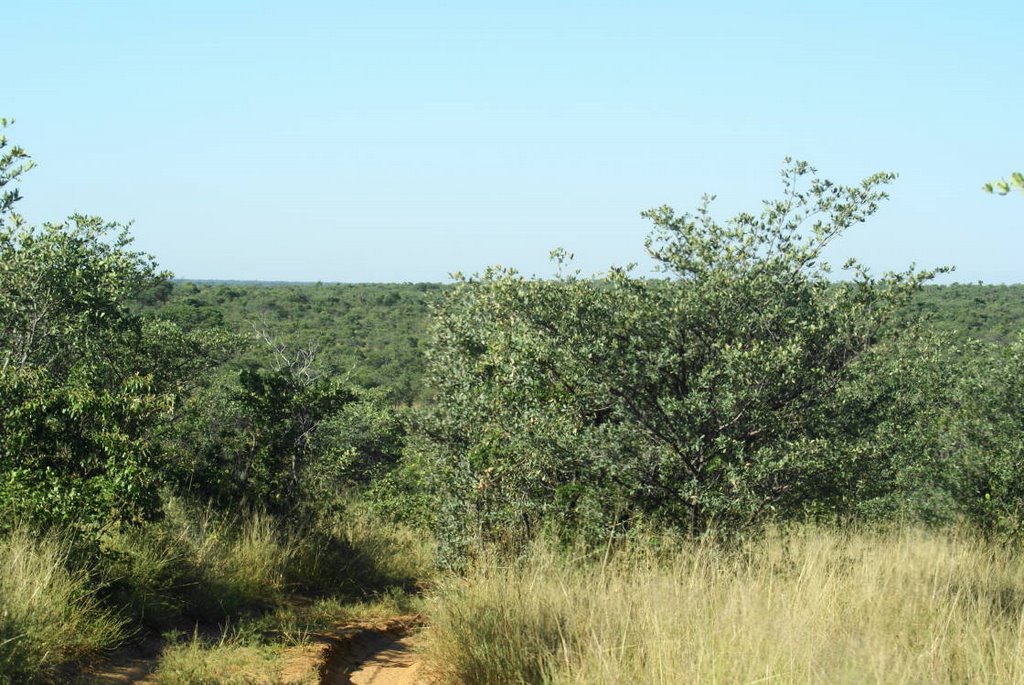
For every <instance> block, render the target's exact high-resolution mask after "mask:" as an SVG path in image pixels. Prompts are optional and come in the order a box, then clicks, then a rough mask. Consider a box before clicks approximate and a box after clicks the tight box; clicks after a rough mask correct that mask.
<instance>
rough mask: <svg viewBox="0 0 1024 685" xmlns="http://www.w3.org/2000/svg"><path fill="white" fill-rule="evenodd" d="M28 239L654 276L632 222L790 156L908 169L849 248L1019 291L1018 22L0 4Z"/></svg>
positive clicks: (282, 260)
mask: <svg viewBox="0 0 1024 685" xmlns="http://www.w3.org/2000/svg"><path fill="white" fill-rule="evenodd" d="M0 28H2V33H0V35H2V39H0V55H2V56H3V62H4V67H5V68H4V76H3V80H2V81H0V116H6V117H13V118H15V119H16V120H17V123H16V124H15V125H14V126H13V127H12V128H11V129H9V130H8V132H7V135H8V137H9V138H10V139H11V140H12V141H13V142H15V143H18V144H20V145H22V146H23V147H25V148H26V149H27V150H28V151H29V152H30V153H31V154H32V156H33V157H34V158H35V160H36V161H37V163H38V167H37V168H36V169H35V170H33V171H32V172H31V173H30V174H29V175H28V176H26V177H25V178H24V180H23V182H22V192H23V194H24V196H25V200H24V201H23V203H22V205H21V207H20V211H21V212H22V213H23V214H25V215H26V216H27V217H28V218H29V219H30V220H32V221H35V222H42V221H45V220H55V219H59V218H60V217H63V216H66V215H68V214H70V213H72V212H83V213H88V214H98V215H101V216H103V217H105V218H107V219H116V220H125V221H127V220H134V222H135V223H134V228H133V233H134V234H135V236H136V244H137V246H138V247H140V248H141V249H144V250H146V251H148V252H151V253H153V254H154V255H156V257H157V259H158V261H159V263H160V264H161V265H162V266H163V267H164V268H167V269H170V270H172V271H173V272H174V273H175V274H176V275H177V276H178V277H181V278H203V279H241V280H292V281H325V282H327V281H341V282H368V281H442V280H446V279H447V277H448V274H449V273H451V272H454V271H461V272H466V273H471V272H474V271H478V270H480V269H482V268H484V267H485V266H487V265H489V264H503V265H506V266H513V267H516V268H518V269H520V270H521V271H524V272H526V273H528V274H533V273H536V274H540V275H547V274H550V273H551V272H552V271H553V269H552V268H551V266H550V265H549V262H548V259H547V257H548V253H549V251H550V250H551V249H552V248H555V247H564V248H566V249H567V250H569V251H570V252H573V253H575V254H576V256H577V264H578V266H579V267H580V268H582V269H583V270H584V271H585V272H588V273H589V272H596V271H600V270H603V269H605V268H607V267H609V266H612V265H617V264H624V263H626V262H640V264H641V269H645V268H646V264H647V262H646V261H645V257H644V251H643V238H644V236H645V235H646V234H647V232H648V230H649V225H648V224H647V223H646V222H645V221H644V220H643V219H641V218H640V211H641V210H644V209H647V208H650V207H654V206H657V205H661V204H670V205H672V206H674V207H675V208H676V209H677V210H678V211H684V210H687V209H691V208H693V207H695V206H696V205H697V203H698V202H699V199H700V197H701V195H702V194H704V193H715V194H716V195H717V196H718V200H717V202H716V208H717V209H716V213H717V214H718V215H719V216H722V217H723V218H724V217H726V216H729V215H731V214H734V213H736V212H739V211H757V210H758V209H759V207H760V201H761V200H762V199H766V198H770V197H773V196H774V195H776V194H777V192H778V189H779V178H778V172H779V169H780V168H781V166H782V161H783V159H784V158H785V157H787V156H792V157H795V158H798V159H805V160H807V161H809V162H811V164H812V165H814V166H815V167H817V168H818V169H819V171H820V172H821V174H822V175H823V176H825V177H827V178H831V179H833V180H836V181H839V182H844V183H853V182H856V181H858V180H860V179H861V178H863V177H864V176H867V175H869V174H871V173H873V172H875V171H879V170H886V171H895V172H898V173H899V175H900V176H899V179H898V180H897V181H896V183H895V184H893V185H892V187H891V188H890V193H891V196H892V199H891V200H890V201H889V202H888V203H886V205H885V206H883V208H882V210H881V211H880V212H879V214H878V215H876V216H875V217H873V218H872V219H871V220H870V222H869V223H866V224H863V225H860V226H857V227H855V228H853V229H851V231H850V232H849V234H848V235H847V236H846V237H844V238H843V240H842V241H840V242H839V243H837V245H836V246H835V247H834V248H833V257H834V258H835V260H836V261H842V260H843V259H844V258H845V257H848V256H855V257H859V258H861V259H862V261H864V262H865V263H867V264H868V265H870V266H871V267H873V269H874V270H876V271H879V272H880V271H885V270H890V269H903V268H905V267H907V266H908V265H909V264H910V263H911V262H914V263H916V264H917V265H919V266H922V267H930V266H938V265H955V266H956V268H957V270H956V272H955V273H953V274H952V275H951V276H949V277H946V278H945V279H944V280H945V281H960V282H974V281H978V280H982V281H985V282H988V283H1001V282H1006V283H1011V282H1024V259H1022V257H1021V255H1022V253H1024V195H1021V194H1019V193H1018V194H1016V195H1015V196H1012V197H994V196H990V195H987V194H985V193H983V192H982V191H981V186H982V184H983V183H984V182H986V181H990V180H993V179H995V178H998V177H1000V176H1005V175H1007V174H1009V172H1011V171H1014V170H1024V84H1022V82H1021V76H1020V72H1021V64H1022V63H1024V3H1020V2H1019V1H1018V2H1010V1H1006V0H994V1H992V2H987V3H984V4H976V3H966V2H942V1H936V2H927V3H926V2H913V3H911V2H870V1H869V2H858V3H828V2H820V0H819V1H817V2H787V3H762V2H747V1H742V0H737V1H735V2H731V3H689V2H633V3H606V2H586V3H584V2H533V1H531V0H521V1H520V2H516V3H480V2H446V3H413V2H373V3H370V2H366V3H349V2H312V1H309V0H297V1H295V2H290V3H280V2H259V1H248V2H241V1H226V0H225V1H220V2H218V1H216V0H206V1H202V2H200V1H196V0H178V1H176V2H165V1H161V2H152V1H149V0H132V1H127V0H126V1H123V2H110V1H106V0H91V1H90V2H77V1H66V2H57V1H53V0H34V1H30V0H3V3H2V5H0Z"/></svg>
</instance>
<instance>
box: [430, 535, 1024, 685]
mask: <svg viewBox="0 0 1024 685" xmlns="http://www.w3.org/2000/svg"><path fill="white" fill-rule="evenodd" d="M1022 562H1024V555H1022V554H1021V553H1020V552H1018V551H1015V550H1012V549H1008V548H1003V547H1000V546H998V545H995V544H993V543H989V542H986V541H984V540H981V539H979V538H976V537H972V536H970V535H966V534H958V533H940V532H928V531H922V530H918V529H905V530H899V531H891V532H874V533H872V532H863V531H861V532H840V531H836V530H831V529H823V528H816V527H808V528H800V529H796V530H793V531H790V532H786V533H781V532H780V533H774V534H771V535H769V536H767V537H766V538H764V539H762V540H759V541H757V542H751V543H749V544H746V545H745V546H742V547H739V548H736V547H731V548H721V547H717V546H714V545H709V544H705V545H700V544H682V545H680V546H679V547H678V548H677V549H675V550H673V551H670V552H664V551H663V552H661V553H658V554H655V553H651V552H649V551H646V550H644V549H640V548H633V549H629V550H620V551H619V552H617V553H616V554H614V555H612V556H611V558H608V559H606V558H604V557H602V556H600V555H599V556H598V558H596V559H589V560H585V559H580V558H576V557H573V555H572V554H571V553H568V552H559V551H556V550H554V549H553V548H552V547H551V546H546V545H543V544H541V545H538V546H537V547H536V548H535V549H534V550H533V551H532V552H531V554H530V555H529V556H528V557H527V558H526V559H525V560H523V561H522V562H521V563H517V564H513V565H510V566H504V567H503V566H499V565H496V564H491V565H483V566H481V567H480V568H478V569H477V570H476V571H475V572H474V573H472V574H471V575H470V576H469V577H467V578H465V579H461V580H451V581H449V582H448V583H446V584H444V585H442V586H440V587H439V588H438V589H437V590H436V591H435V592H434V593H433V596H432V597H431V598H430V601H429V612H430V616H431V618H432V619H433V621H434V630H433V637H432V639H431V641H430V642H429V643H428V654H429V655H430V657H431V658H432V660H433V661H434V663H435V664H436V666H437V669H438V671H439V672H441V673H442V674H444V675H445V676H446V677H447V679H448V680H449V681H450V682H460V683H463V684H464V685H478V684H487V683H495V684H496V683H580V684H582V683H627V682H636V683H641V682H642V683H685V682H700V683H755V682H758V683H770V682H778V683H822V682H828V683H963V682H972V683H974V682H979V683H986V682H988V683H1004V682H1021V681H1024V563H1022Z"/></svg>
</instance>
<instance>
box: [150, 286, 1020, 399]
mask: <svg viewBox="0 0 1024 685" xmlns="http://www.w3.org/2000/svg"><path fill="white" fill-rule="evenodd" d="M448 289H450V286H447V285H444V284H441V283H332V284H325V283H280V282H257V281H248V282H243V281H182V280H178V281H172V282H167V283H165V284H162V285H161V286H160V287H159V289H158V290H156V291H154V292H151V293H150V294H149V295H148V296H147V298H146V300H145V303H144V304H145V306H146V309H147V310H148V311H151V312H159V315H160V316H161V317H163V318H167V319H171V320H173V321H175V322H176V323H178V324H179V325H181V326H182V327H183V328H186V329H197V328H204V327H205V328H220V329H225V330H227V331H230V332H235V333H242V334H250V333H254V332H257V331H258V332H260V333H263V332H265V333H266V334H267V335H269V336H271V337H272V338H273V339H275V340H277V341H278V342H280V343H281V344H285V345H287V346H289V347H291V348H293V349H315V350H316V354H317V363H318V364H320V365H321V366H322V368H323V369H324V370H325V371H326V372H329V373H333V374H339V375H341V376H344V377H346V378H347V379H348V380H349V381H350V382H352V383H355V384H358V385H364V386H369V387H386V388H389V389H390V390H391V391H392V392H393V394H394V397H395V399H396V400H398V401H400V402H404V403H412V402H416V401H423V400H425V399H427V397H429V390H428V388H426V386H425V385H424V382H423V374H424V368H425V358H424V354H423V351H424V344H425V335H426V328H427V320H428V317H429V313H430V304H431V302H433V301H434V300H435V299H436V298H437V297H438V296H439V295H440V294H441V293H443V292H444V291H445V290H448ZM904 316H905V317H906V318H907V319H908V320H909V319H915V318H920V319H923V320H924V321H925V322H926V324H927V327H929V328H932V329H934V330H937V331H943V332H956V333H957V334H958V336H960V337H962V338H964V339H967V338H976V339H980V340H985V341H989V342H998V343H1009V342H1011V341H1012V340H1013V339H1014V338H1015V336H1016V335H1017V332H1018V331H1020V330H1021V329H1022V328H1024V285H1021V284H1016V285H981V284H961V283H954V284H952V285H928V286H925V287H924V288H923V290H922V291H921V292H920V293H918V294H917V295H916V296H915V298H914V300H913V302H912V304H911V305H910V306H909V307H907V308H906V309H905V311H904Z"/></svg>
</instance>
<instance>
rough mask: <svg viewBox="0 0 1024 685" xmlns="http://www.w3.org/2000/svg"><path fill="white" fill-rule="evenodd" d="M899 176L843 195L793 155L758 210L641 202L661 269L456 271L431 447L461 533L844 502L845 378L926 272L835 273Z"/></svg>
mask: <svg viewBox="0 0 1024 685" xmlns="http://www.w3.org/2000/svg"><path fill="white" fill-rule="evenodd" d="M892 178H893V176H892V175H890V174H876V175H874V176H871V177H869V178H867V179H865V180H864V181H862V182H861V183H859V184H856V185H852V186H843V185H837V184H835V183H832V182H830V181H828V180H824V179H820V178H819V177H818V176H817V175H816V173H815V171H814V170H813V169H812V168H811V167H809V166H808V165H807V164H805V163H801V162H790V163H788V165H787V166H786V168H785V169H784V171H783V174H782V180H783V192H782V196H781V198H779V199H777V200H772V201H768V202H765V203H764V206H763V208H762V210H761V212H760V213H758V214H748V213H742V214H739V215H737V216H735V217H733V218H731V219H728V220H725V221H719V220H717V219H715V218H714V217H713V215H712V213H711V201H712V198H706V199H705V202H704V203H703V204H702V205H701V206H700V207H699V208H698V209H697V211H696V212H695V213H693V214H677V213H676V212H674V211H673V210H672V209H671V208H669V207H660V208H658V209H655V210H652V211H649V212H646V213H645V216H646V217H647V218H649V219H650V220H651V221H652V222H653V224H654V231H653V232H652V234H651V236H650V237H649V239H648V241H647V249H648V252H649V254H650V255H651V257H652V258H653V260H654V262H655V265H656V266H657V267H658V268H659V269H660V270H661V271H662V272H663V273H664V278H660V279H648V278H642V277H638V276H636V275H634V273H633V271H632V270H631V269H629V268H616V269H612V270H611V271H610V272H608V273H607V274H606V275H604V276H603V277H601V278H596V279H591V278H582V277H581V276H580V275H579V274H578V273H575V272H571V271H569V272H566V271H563V272H562V273H561V275H559V277H557V278H555V279H551V280H541V279H530V278H524V277H523V276H521V275H519V274H518V273H516V272H515V271H512V270H508V269H502V268H494V269H490V270H488V271H487V272H485V273H484V274H482V275H481V276H479V277H473V278H462V279H460V281H459V283H458V284H457V286H456V287H455V289H454V290H453V291H452V292H451V294H450V296H449V297H447V298H446V300H445V301H444V303H443V304H442V305H441V306H440V307H439V308H438V310H437V311H436V324H435V328H434V338H433V345H432V350H431V353H430V363H431V379H432V382H433V383H434V384H435V385H436V387H437V391H438V392H437V406H436V408H435V409H434V410H433V412H432V415H431V417H430V419H429V420H428V421H427V422H426V428H425V433H426V434H427V436H428V439H427V441H426V444H425V446H424V447H423V449H422V455H423V456H422V457H421V458H423V459H426V460H427V461H428V462H429V463H430V464H431V468H430V472H431V473H434V474H437V476H438V477H437V481H436V487H437V492H438V496H439V507H438V508H439V511H441V516H440V520H441V523H442V529H444V530H445V532H444V535H445V537H446V539H449V540H451V541H452V542H453V544H454V545H455V546H456V547H458V546H459V545H460V544H465V543H467V542H468V541H470V540H472V539H478V538H479V537H480V535H481V534H483V536H484V537H490V538H494V539H508V538H513V539H518V538H521V537H523V536H529V535H530V534H531V533H532V531H533V530H535V529H536V527H537V526H538V525H542V524H544V523H545V522H551V521H558V522H573V521H575V522H576V523H575V525H576V526H582V527H583V528H584V529H585V528H587V527H588V526H591V527H593V528H594V529H595V530H605V529H607V527H608V526H609V525H612V524H613V523H614V522H615V521H618V520H621V519H623V518H624V517H630V516H636V515H643V516H654V517H657V518H658V519H660V520H661V521H663V522H669V523H673V524H676V525H679V526H682V527H684V528H686V529H689V530H691V531H692V532H695V533H699V532H702V531H706V530H708V529H710V528H719V529H721V528H722V527H725V526H734V525H742V524H745V523H750V522H753V521H758V520H762V519H765V518H768V517H772V516H777V515H790V514H795V513H798V512H804V511H806V510H807V508H808V507H812V506H813V505H815V504H816V503H822V502H825V503H829V504H828V505H829V506H836V503H837V502H841V501H842V497H841V490H842V489H843V488H845V487H847V486H848V485H849V484H850V483H851V482H855V481H856V480H857V479H858V478H863V477H866V476H870V474H864V473H858V472H857V470H858V469H859V468H861V467H862V466H864V464H860V463H856V462H854V463H851V462H850V461H849V460H844V458H843V457H842V453H841V450H840V449H839V445H838V443H839V442H841V441H840V440H839V439H838V438H837V428H836V422H835V414H836V412H839V411H842V403H843V400H842V397H843V395H842V393H841V392H840V390H841V389H842V388H843V387H844V386H846V385H847V384H849V383H850V382H851V381H852V380H853V379H855V378H856V377H857V374H858V373H859V369H860V368H862V367H864V365H865V362H866V360H868V359H870V357H871V355H872V354H873V353H874V352H875V351H876V350H877V348H878V346H879V344H880V343H881V342H882V341H883V340H884V339H885V337H886V335H887V333H886V331H887V330H891V327H890V328H887V324H888V322H889V321H890V320H891V318H892V316H893V313H894V312H895V310H896V309H897V308H898V307H900V306H901V305H902V304H903V303H905V302H906V300H907V298H908V297H910V296H911V295H912V293H913V292H915V291H916V290H917V289H918V287H919V285H920V284H921V283H922V282H923V281H925V280H927V279H928V278H930V277H931V276H932V272H913V271H907V272H904V273H899V274H888V275H886V276H883V277H881V278H875V277H873V276H871V275H870V274H869V272H868V271H867V269H865V268H864V267H863V266H861V265H860V264H858V263H857V262H856V261H849V262H847V263H846V264H845V265H844V274H843V275H844V279H843V280H842V281H839V282H835V281H834V280H833V277H832V274H831V271H830V268H829V266H828V264H827V263H826V261H825V256H826V255H825V251H826V249H827V248H828V246H829V245H830V244H832V243H833V241H835V240H836V239H837V238H838V237H839V236H840V235H842V234H843V232H844V231H846V230H847V229H849V228H850V227H852V226H854V225H855V224H857V223H860V222H862V221H864V220H866V219H867V218H868V217H869V216H871V215H872V214H873V213H874V212H875V211H876V210H877V208H878V206H879V203H880V202H881V201H882V200H883V199H885V197H886V194H885V192H884V190H883V188H884V186H885V185H886V184H887V183H889V182H890V181H891V180H892ZM557 257H558V258H559V259H560V260H562V261H563V265H564V263H567V261H566V255H564V254H559V255H557ZM881 415H882V414H879V416H881ZM870 424H871V420H870V417H868V418H867V419H865V422H864V424H863V425H860V426H858V427H857V429H858V430H860V431H869V430H871V429H872V425H870ZM843 440H846V438H845V437H844V438H843Z"/></svg>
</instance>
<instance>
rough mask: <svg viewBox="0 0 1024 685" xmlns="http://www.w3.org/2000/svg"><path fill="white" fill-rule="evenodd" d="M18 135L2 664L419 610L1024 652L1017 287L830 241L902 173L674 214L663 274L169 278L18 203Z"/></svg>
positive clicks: (542, 643) (260, 669)
mask: <svg viewBox="0 0 1024 685" xmlns="http://www.w3.org/2000/svg"><path fill="white" fill-rule="evenodd" d="M30 167H31V161H30V159H29V157H28V155H27V153H26V152H25V151H23V150H22V149H20V148H18V147H17V146H15V145H13V144H12V143H10V142H9V141H8V140H7V139H6V138H2V139H0V192H2V198H0V681H3V682H12V683H15V682H47V681H66V680H69V679H74V678H78V679H80V680H85V681H88V680H89V678H90V677H92V676H91V675H90V674H91V673H92V671H91V670H90V669H92V668H94V667H95V665H96V664H99V663H101V662H102V660H103V658H104V655H107V654H109V653H110V651H111V650H112V649H114V648H116V647H118V646H122V645H126V644H128V645H130V644H133V643H135V642H139V641H150V642H152V641H153V640H156V641H158V642H159V643H160V644H161V645H162V650H163V657H162V660H160V662H159V665H158V667H157V672H156V676H157V677H158V678H159V679H161V680H162V681H163V682H169V683H173V682H227V681H230V680H231V679H232V678H234V679H236V680H238V681H239V682H249V681H253V680H255V681H257V682H259V681H261V680H260V679H263V680H265V681H267V682H274V676H273V675H271V674H272V673H274V672H275V669H276V668H278V665H279V664H278V662H279V660H280V655H281V650H282V649H283V647H284V646H286V645H290V644H301V643H302V642H303V641H304V640H306V639H307V638H308V636H309V634H310V632H311V631H315V630H317V627H318V626H319V625H321V624H323V623H325V622H329V621H332V620H337V619H339V618H343V617H344V616H346V615H367V614H373V613H375V612H376V613H400V612H407V611H410V610H419V611H423V612H424V613H425V614H426V616H427V617H428V619H429V621H430V628H429V629H428V631H427V635H426V639H425V642H424V646H423V649H424V651H425V654H426V658H428V659H429V661H430V663H431V664H432V671H433V673H434V674H435V675H436V677H438V678H440V679H442V680H446V681H449V682H462V683H512V682H529V683H533V682H577V683H592V682H609V683H611V682H748V681H749V682H755V681H758V680H759V679H760V680H769V679H775V680H778V681H782V682H865V681H873V682H964V681H971V682H974V681H979V682H984V681H988V682H1013V681H1016V680H1019V679H1021V678H1022V677H1024V651H1022V645H1024V629H1022V626H1024V623H1022V621H1021V618H1022V616H1024V614H1022V611H1024V577H1022V575H1021V573H1020V571H1019V569H1020V568H1021V563H1020V562H1021V561H1022V554H1021V550H1020V540H1021V533H1022V525H1024V486H1022V485H1021V484H1022V483H1024V390H1022V388H1024V337H1022V336H1021V331H1022V329H1024V286H986V285H981V284H976V285H960V284H958V285H943V286H938V285H932V284H930V281H931V279H932V278H933V277H934V276H935V275H936V274H937V273H938V272H941V271H945V267H939V268H937V269H935V270H923V271H922V270H908V271H905V272H902V273H888V274H882V275H875V274H873V273H872V272H871V271H870V270H869V269H868V268H867V267H865V266H864V265H862V264H860V263H858V262H856V261H850V262H847V263H846V264H844V265H842V267H841V268H838V269H835V270H833V269H832V267H830V266H829V264H828V261H827V255H828V249H829V247H830V246H831V245H832V243H833V242H834V241H835V240H837V239H838V238H839V237H840V236H841V235H842V234H843V233H844V232H846V231H848V230H856V225H857V224H859V223H861V222H863V221H867V220H870V217H871V215H872V214H874V213H875V212H876V211H879V210H880V209H881V205H882V203H883V202H884V200H885V198H886V188H887V186H888V184H889V183H890V182H891V181H892V180H893V177H892V176H891V175H889V174H877V175H875V176H872V177H870V178H867V179H865V180H863V181H862V182H859V183H856V184H854V185H849V186H847V185H842V184H836V183H833V182H831V181H828V180H825V179H823V178H821V177H820V176H819V175H818V174H817V172H816V171H815V170H814V169H812V168H811V167H810V166H808V165H807V164H805V163H802V162H791V161H787V162H786V165H785V167H784V169H783V172H782V183H781V189H780V195H779V197H778V198H777V199H773V200H769V201H767V202H765V203H764V205H763V206H762V207H761V208H760V210H759V211H758V212H757V213H751V214H746V213H744V214H740V215H737V216H735V217H732V218H728V219H719V218H718V217H717V216H716V214H715V211H714V203H713V198H710V197H709V198H706V199H705V201H704V202H703V203H702V204H701V205H699V206H698V208H697V209H696V210H695V211H694V212H693V213H677V212H675V211H674V210H673V209H671V208H669V207H661V208H657V209H654V210H651V211H649V212H647V213H646V214H645V216H646V217H647V218H648V219H649V220H650V221H651V223H652V226H653V229H652V232H651V234H650V237H649V238H648V241H647V244H646V246H647V250H648V253H649V255H650V257H651V259H652V263H653V266H654V271H653V273H654V274H655V275H653V276H651V275H650V274H651V273H652V272H651V271H641V270H639V269H637V268H636V267H631V266H628V265H625V266H621V267H614V268H611V269H610V270H609V271H607V272H606V273H604V274H601V275H599V276H596V277H592V276H587V275H584V274H582V273H580V272H578V271H576V270H575V269H574V267H573V262H572V257H571V255H569V254H568V253H566V252H564V251H556V252H555V253H554V254H553V259H555V260H556V262H557V263H558V265H559V271H558V275H557V276H556V277H553V278H532V277H527V276H524V275H523V274H520V273H518V272H516V271H515V270H512V269H506V268H498V267H495V268H492V269H489V270H487V271H485V272H484V273H482V274H477V275H473V276H456V277H455V278H454V283H452V284H450V285H439V284H401V285H399V284H364V285H339V284H323V283H316V284H293V283H280V284H264V283H244V282H187V281H178V280H174V279H172V277H171V275H170V274H168V273H166V272H163V271H161V270H160V269H159V267H158V265H157V263H156V261H155V259H154V258H153V257H151V256H149V255H146V254H143V253H141V252H139V251H137V250H136V249H135V248H134V247H133V244H132V238H131V234H130V227H129V226H125V225H121V224H117V223H112V222H109V221H106V220H104V219H100V218H97V217H90V216H84V215H76V216H72V217H70V218H68V219H66V220H62V221H57V222H54V223H47V224H43V225H39V226H36V225H30V224H29V223H28V222H27V221H26V220H25V219H23V218H22V217H21V216H20V215H19V214H18V213H17V209H18V200H19V198H20V195H19V184H20V182H21V177H22V176H23V175H24V174H25V173H26V172H27V171H29V169H30ZM254 668H255V669H257V670H256V671H252V670H251V669H254ZM246 669H250V670H246Z"/></svg>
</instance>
